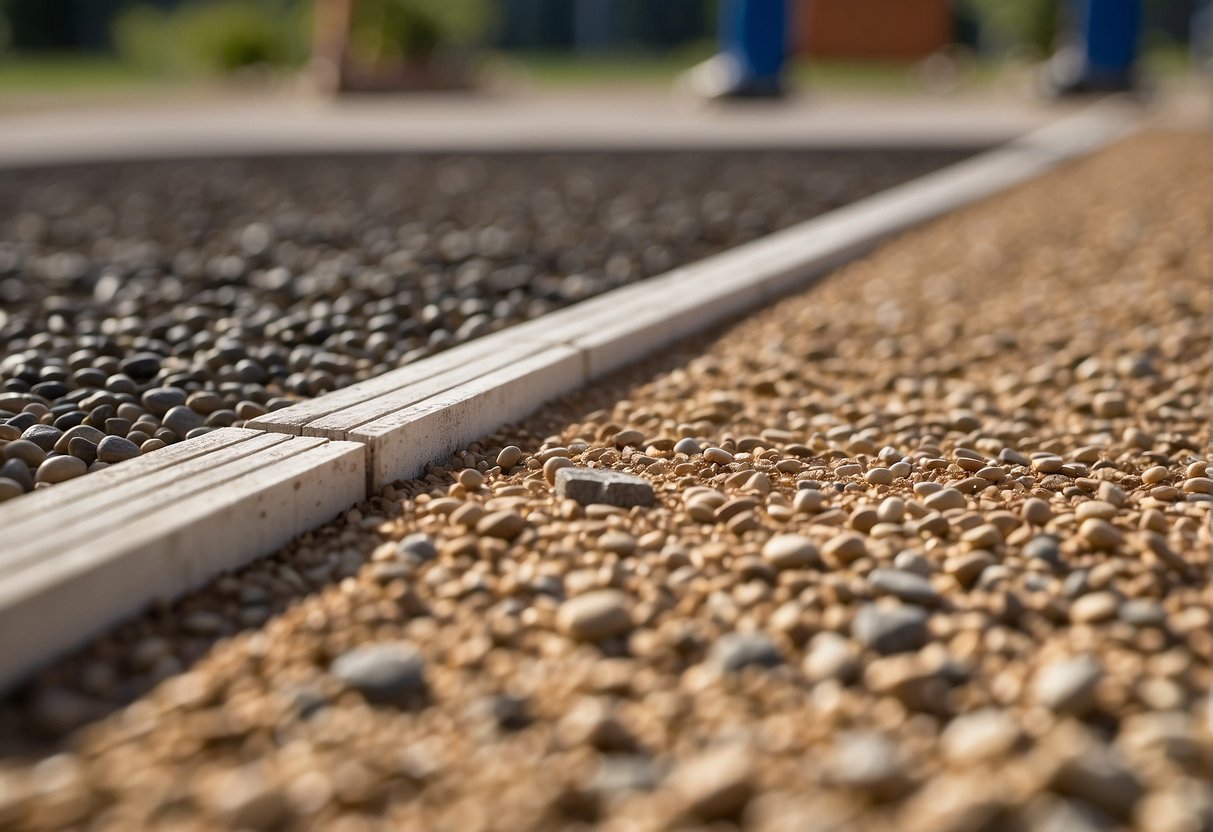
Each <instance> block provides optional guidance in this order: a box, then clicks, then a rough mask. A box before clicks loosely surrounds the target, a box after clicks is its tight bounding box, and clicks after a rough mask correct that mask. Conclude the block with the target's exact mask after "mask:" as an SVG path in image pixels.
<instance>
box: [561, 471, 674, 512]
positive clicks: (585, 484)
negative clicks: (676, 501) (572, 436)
mask: <svg viewBox="0 0 1213 832" xmlns="http://www.w3.org/2000/svg"><path fill="white" fill-rule="evenodd" d="M556 495H557V496H559V497H565V498H567V499H570V500H576V501H577V502H578V503H580V504H581V505H583V506H584V505H591V504H593V503H603V504H606V505H610V506H616V507H618V508H631V507H632V506H651V505H653V503H654V502H656V500H657V496H656V494H654V493H653V485H652V483H650V482H649V481H648V480H646V479H644V478H642V477H636V476H632V475H631V474H621V473H619V472H618V471H606V470H602V469H599V468H579V467H576V466H571V467H568V468H561V469H560V470H559V471H557V472H556Z"/></svg>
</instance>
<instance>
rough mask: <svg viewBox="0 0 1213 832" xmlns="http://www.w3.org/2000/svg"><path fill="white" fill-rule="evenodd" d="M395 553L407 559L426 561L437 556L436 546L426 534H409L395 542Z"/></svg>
mask: <svg viewBox="0 0 1213 832" xmlns="http://www.w3.org/2000/svg"><path fill="white" fill-rule="evenodd" d="M396 554H397V555H399V556H400V557H402V558H405V559H408V560H417V561H427V560H433V559H434V558H436V557H437V556H438V547H437V546H436V545H435V544H434V539H433V538H432V537H430V536H429V535H428V534H422V533H417V534H410V535H408V536H407V537H405V538H404V539H403V540H401V541H400V542H399V543H397V544H396Z"/></svg>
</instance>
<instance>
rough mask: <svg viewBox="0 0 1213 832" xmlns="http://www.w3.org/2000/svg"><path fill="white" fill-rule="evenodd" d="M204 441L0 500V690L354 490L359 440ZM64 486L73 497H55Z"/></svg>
mask: <svg viewBox="0 0 1213 832" xmlns="http://www.w3.org/2000/svg"><path fill="white" fill-rule="evenodd" d="M203 439H206V440H208V441H207V442H202V440H196V442H197V444H198V445H201V447H193V448H191V447H190V446H191V445H195V444H196V443H195V442H184V443H182V444H180V445H173V446H170V447H169V448H165V449H163V450H162V451H159V452H157V453H156V454H151V455H149V456H147V457H140V458H139V459H136V460H131V461H129V462H127V463H124V464H123V465H119V466H115V467H114V468H112V469H107V470H106V471H103V472H98V473H97V474H92V475H89V476H87V477H83V478H81V479H80V480H75V481H73V482H70V483H65V484H63V485H61V486H56V487H55V488H53V489H48V490H46V491H42V492H38V493H34V494H31V495H28V496H27V497H22V498H20V499H19V500H14V501H12V502H10V503H9V504H7V505H5V506H4V507H3V510H2V511H0V517H3V516H15V514H16V512H14V511H13V509H22V510H23V511H22V518H23V519H24V520H25V522H23V523H21V524H19V525H17V526H15V528H14V534H13V538H12V542H11V545H9V546H6V548H5V551H4V552H3V554H2V555H0V690H3V689H4V688H7V687H8V686H10V685H12V684H14V683H15V682H17V681H19V680H20V679H21V678H23V677H24V676H25V675H26V674H27V673H29V672H31V671H32V670H34V669H35V668H37V667H38V666H39V665H40V664H42V663H44V662H46V661H49V660H50V659H52V658H54V657H55V656H57V655H60V654H62V653H64V652H65V651H67V650H70V649H72V648H73V647H75V646H77V645H79V644H81V643H82V642H84V641H85V640H87V639H88V638H90V637H91V636H93V635H95V634H96V633H98V632H101V631H103V630H104V629H106V628H108V627H110V626H112V625H114V624H116V623H118V622H119V621H121V620H122V619H123V618H125V617H127V616H129V615H132V614H134V613H136V612H138V611H139V610H140V609H143V608H144V607H145V606H146V605H147V604H148V603H150V602H152V601H154V600H156V599H162V598H163V599H171V598H174V597H177V596H178V595H181V594H182V593H184V592H187V591H189V590H190V589H193V588H195V587H197V586H200V585H201V584H203V583H205V582H206V581H207V580H209V579H210V578H212V577H214V576H215V575H217V574H218V573H220V572H222V571H224V570H226V569H233V568H236V567H238V566H241V565H242V564H244V563H247V562H248V561H250V560H253V559H254V558H257V557H260V556H262V555H264V554H266V553H267V552H271V551H273V550H274V549H276V548H278V547H280V546H283V545H285V544H286V543H288V542H290V541H291V540H292V539H294V538H295V537H297V536H298V535H300V534H302V533H303V532H305V531H307V530H309V529H312V528H315V527H316V526H317V525H320V524H321V523H324V522H327V521H328V520H331V519H332V518H333V517H336V516H337V515H338V514H339V513H340V512H342V511H344V510H345V509H346V508H348V507H349V506H351V505H354V504H356V503H358V502H360V501H362V500H363V499H364V498H365V496H366V448H365V446H363V445H360V444H357V443H353V442H330V441H328V440H325V439H314V438H296V437H290V436H281V435H280V436H277V437H274V438H273V439H271V436H270V435H268V434H266V433H263V432H260V431H252V430H243V429H239V428H224V429H222V430H218V431H215V432H214V433H212V434H207V436H206V437H203ZM174 451H175V452H176V453H173V452H174ZM198 451H201V453H199V452H198ZM140 462H144V463H145V464H144V465H139V464H138V463H140ZM106 475H110V476H109V477H107V479H108V480H110V481H109V482H107V483H105V485H107V486H108V487H106V488H104V489H101V490H98V489H96V488H95V486H96V485H97V484H98V480H99V479H100V478H102V477H106ZM72 490H74V491H75V492H76V493H75V494H74V495H72V496H73V497H79V498H80V499H81V501H82V503H83V504H81V503H76V502H74V501H71V500H69V501H66V502H65V501H64V500H63V497H64V496H65V492H68V491H72ZM102 492H104V493H102Z"/></svg>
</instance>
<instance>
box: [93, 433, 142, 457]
mask: <svg viewBox="0 0 1213 832" xmlns="http://www.w3.org/2000/svg"><path fill="white" fill-rule="evenodd" d="M137 456H139V446H138V445H136V444H135V443H134V442H131V441H129V440H127V439H123V438H122V437H121V436H107V437H105V438H104V439H102V440H101V442H100V443H98V445H97V459H99V460H101V461H102V462H111V463H112V462H125V461H126V460H128V459H134V458H135V457H137Z"/></svg>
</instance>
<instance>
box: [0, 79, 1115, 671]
mask: <svg viewBox="0 0 1213 832" xmlns="http://www.w3.org/2000/svg"><path fill="white" fill-rule="evenodd" d="M1135 123H1136V119H1135V118H1134V117H1133V114H1132V113H1131V112H1130V111H1127V110H1126V109H1125V108H1123V107H1121V106H1120V105H1119V104H1117V103H1116V102H1105V103H1102V104H1097V105H1095V106H1094V107H1092V108H1090V109H1088V110H1086V111H1083V112H1081V113H1079V114H1077V115H1075V116H1071V117H1069V118H1066V119H1063V120H1061V121H1060V122H1058V123H1056V124H1053V125H1050V126H1048V127H1045V128H1042V129H1040V130H1038V131H1036V132H1034V133H1031V134H1029V135H1027V136H1024V137H1022V138H1020V139H1017V140H1015V141H1012V142H1010V143H1008V144H1007V145H1004V146H1002V147H1000V148H997V149H995V150H992V151H988V152H986V153H983V154H981V155H979V156H976V157H974V158H972V159H969V160H967V161H964V162H961V163H959V164H956V165H952V166H950V167H948V168H945V169H943V170H940V171H937V172H935V173H932V174H928V175H927V176H923V177H920V178H919V179H916V180H913V181H911V182H908V183H905V184H903V185H899V186H897V187H894V188H891V189H889V190H887V191H884V192H882V193H879V194H876V195H874V196H871V197H868V198H866V199H863V200H860V201H858V202H855V203H852V204H851V205H848V206H845V207H843V208H840V209H838V210H835V211H832V212H830V213H829V214H825V215H822V216H820V217H817V218H815V219H812V220H808V221H807V222H804V223H800V224H798V225H796V226H793V227H791V228H788V229H785V230H783V231H780V232H777V233H775V234H771V235H768V236H766V237H763V238H761V239H759V240H756V241H754V242H752V243H748V244H746V245H743V246H739V247H737V248H734V249H731V250H729V251H726V252H723V253H721V254H718V255H716V256H713V257H709V258H706V259H704V260H702V261H699V262H697V263H694V264H692V265H689V266H685V267H682V268H679V269H675V270H673V271H671V272H668V273H666V274H665V275H661V276H658V277H655V278H652V279H649V280H646V281H642V282H640V283H636V284H632V285H629V286H625V287H622V288H620V289H617V290H615V291H613V292H609V293H607V294H604V295H600V296H598V297H596V298H592V299H590V300H587V301H585V302H583V303H580V304H577V305H575V306H572V307H567V308H565V309H562V310H558V311H556V312H553V313H551V314H549V315H545V316H543V317H542V318H538V319H535V320H532V321H529V322H526V323H523V324H519V325H518V326H514V327H511V328H509V329H505V330H501V331H498V332H495V333H492V334H490V335H487V336H484V337H482V338H478V339H476V340H474V341H471V342H469V343H467V344H464V345H461V346H459V347H456V348H454V349H451V350H448V351H446V352H444V353H441V354H439V355H436V356H433V357H431V358H427V359H424V360H422V361H418V362H415V363H414V364H410V365H409V366H407V367H404V368H401V369H399V370H394V371H392V372H390V373H386V374H384V375H382V376H379V377H377V378H374V379H370V380H368V381H365V382H361V383H359V384H355V385H352V386H351V387H347V388H344V389H342V390H338V391H335V392H333V393H328V394H325V395H323V396H318V397H316V398H314V399H311V400H309V401H307V402H302V403H300V404H298V405H294V406H292V407H288V408H285V409H283V410H279V411H275V412H272V413H269V414H267V415H265V416H262V417H259V418H257V419H254V420H251V421H249V422H248V423H247V424H246V427H245V428H224V429H222V430H218V431H215V432H213V433H210V434H207V435H206V436H204V437H201V438H199V439H196V440H192V441H190V442H185V443H182V444H180V445H174V446H170V447H169V448H165V449H163V450H160V451H157V452H156V453H155V454H151V455H149V456H146V457H139V458H137V459H134V460H130V461H128V462H125V463H122V464H121V465H118V466H115V467H113V468H110V469H107V470H105V471H101V472H98V473H96V474H91V475H89V476H87V477H84V478H81V479H80V480H76V481H72V482H68V483H65V484H62V485H57V486H55V487H54V488H53V489H50V490H47V491H43V492H40V493H34V494H31V495H27V496H26V497H21V498H19V499H17V500H14V501H12V502H10V503H8V504H5V505H3V506H0V528H3V529H5V531H6V532H8V533H9V534H8V537H7V540H6V548H5V550H4V552H3V553H0V690H3V689H5V688H7V687H10V686H11V685H13V684H15V683H16V682H18V681H20V680H21V679H22V678H23V677H24V676H25V675H27V674H28V673H30V672H31V671H33V670H34V669H35V668H37V667H38V666H39V665H40V664H43V663H45V662H47V661H49V660H50V659H52V658H54V657H55V656H58V655H60V654H62V653H64V652H65V651H67V650H70V649H71V648H73V647H75V646H77V645H79V644H81V643H82V642H84V641H86V640H87V639H88V638H90V637H92V636H94V635H95V634H96V633H98V632H100V631H102V630H104V629H105V628H107V627H110V626H112V625H114V624H116V623H117V622H119V621H120V620H122V619H123V618H124V617H126V616H128V615H131V614H133V613H135V612H138V611H139V610H140V609H142V608H143V607H145V606H146V605H147V604H148V603H149V602H151V601H153V600H156V599H161V598H173V597H176V596H178V595H181V594H182V593H184V592H187V591H188V590H190V589H192V588H194V587H196V586H198V585H200V584H202V583H204V582H205V581H206V580H208V579H210V578H211V577H213V576H214V575H216V574H218V573H219V572H222V571H224V570H227V569H233V568H236V567H239V566H240V565H242V564H244V563H247V562H248V561H250V560H253V559H254V558H257V557H260V556H263V555H266V554H269V553H270V552H272V551H274V550H275V549H277V548H279V547H280V546H282V545H285V544H286V543H288V542H289V541H290V540H292V539H293V538H295V537H296V536H298V535H299V534H302V533H303V532H305V531H307V530H309V529H312V528H315V527H316V526H318V525H320V524H322V523H324V522H327V521H328V520H331V519H332V518H333V517H334V516H336V515H337V514H338V513H339V512H341V511H342V510H344V509H346V508H348V507H349V506H351V505H354V504H356V503H358V502H360V501H362V500H364V499H366V498H367V497H368V496H371V495H373V494H374V493H375V492H376V491H377V490H378V489H379V488H380V487H381V486H382V485H384V484H385V483H389V482H392V481H394V480H397V479H407V478H411V477H415V476H417V475H419V474H420V473H421V472H422V471H423V470H424V468H425V466H426V465H427V464H428V463H432V462H438V461H441V460H442V459H444V458H445V457H446V456H447V455H448V454H450V453H451V452H452V451H454V450H456V449H457V448H459V447H460V446H462V445H464V444H466V443H468V442H471V441H474V440H476V439H477V438H479V437H480V436H483V435H484V434H486V433H491V432H492V431H494V430H496V429H497V428H499V427H500V426H501V425H503V424H506V423H508V422H512V421H517V420H520V419H522V418H525V417H526V416H528V415H530V414H531V413H532V412H534V411H535V410H536V409H537V408H538V407H539V406H540V405H542V404H544V403H545V402H547V401H549V400H551V399H553V398H555V397H557V396H560V395H562V394H564V393H568V392H572V391H573V390H575V389H577V388H579V387H581V386H583V385H585V384H587V383H588V382H590V381H592V380H593V379H595V378H597V377H599V376H601V375H603V374H605V373H608V372H610V371H612V370H615V369H618V368H620V367H623V366H625V365H627V364H629V363H632V362H634V361H636V360H638V359H641V358H643V357H645V356H648V355H652V354H653V353H655V352H657V351H658V350H660V349H661V348H663V347H665V346H668V345H670V344H672V343H674V342H675V341H678V340H680V339H682V338H685V337H687V336H689V335H692V334H694V333H696V332H700V331H703V330H705V329H707V328H709V327H711V326H712V325H713V324H716V323H719V322H721V321H724V320H727V319H729V318H733V317H736V316H737V315H739V314H741V313H743V312H746V311H748V310H750V309H752V308H754V307H756V306H759V305H761V304H764V303H767V302H769V301H771V300H772V299H774V298H777V297H779V296H781V295H783V294H786V293H788V292H790V291H793V290H796V289H800V288H803V287H805V286H807V285H809V284H810V283H811V282H812V281H813V280H815V279H816V278H817V277H819V276H820V275H822V274H824V273H825V272H826V271H828V270H829V269H832V268H835V267H837V266H838V265H840V264H842V263H844V262H846V261H848V260H850V259H853V258H855V257H856V256H858V255H860V254H862V253H864V252H866V251H868V250H870V249H871V248H873V247H874V246H875V245H876V244H877V243H879V242H880V241H881V240H883V239H885V238H887V237H889V236H891V235H893V234H896V233H898V232H901V231H904V230H906V229H908V228H910V227H912V226H914V225H916V224H919V223H922V222H924V221H926V220H929V219H932V218H935V217H938V216H940V215H942V214H944V213H947V212H949V211H952V210H955V209H957V208H959V207H962V206H964V205H967V204H969V203H972V202H975V201H977V200H979V199H982V198H984V197H987V196H990V195H993V194H995V193H997V192H998V191H1001V190H1003V189H1005V188H1007V187H1010V186H1012V185H1015V184H1017V183H1020V182H1023V181H1026V180H1028V179H1031V178H1033V177H1035V176H1037V175H1039V174H1041V173H1044V172H1045V171H1047V170H1049V169H1050V168H1052V167H1054V166H1056V165H1058V164H1060V163H1062V162H1064V161H1066V160H1068V159H1073V158H1075V157H1078V156H1081V155H1083V154H1086V153H1089V152H1091V151H1093V150H1095V149H1097V148H1098V147H1101V146H1102V145H1105V144H1108V143H1110V142H1112V141H1113V140H1115V139H1117V138H1120V137H1122V136H1124V135H1127V134H1128V133H1129V132H1131V131H1132V130H1133V129H1134V127H1135Z"/></svg>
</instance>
